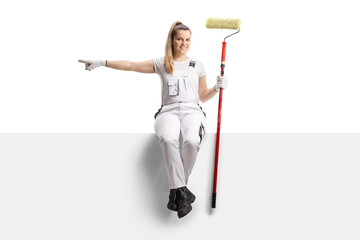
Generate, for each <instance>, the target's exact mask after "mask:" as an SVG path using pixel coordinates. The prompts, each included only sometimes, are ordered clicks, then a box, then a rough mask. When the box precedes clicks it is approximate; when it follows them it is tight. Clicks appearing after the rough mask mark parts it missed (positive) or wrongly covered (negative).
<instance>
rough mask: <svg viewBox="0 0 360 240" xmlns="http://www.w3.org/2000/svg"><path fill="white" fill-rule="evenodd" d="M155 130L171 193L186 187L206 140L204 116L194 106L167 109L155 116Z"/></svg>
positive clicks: (170, 105) (183, 104) (175, 104)
mask: <svg viewBox="0 0 360 240" xmlns="http://www.w3.org/2000/svg"><path fill="white" fill-rule="evenodd" d="M154 127H155V132H156V134H157V135H158V137H159V142H160V146H161V149H162V151H163V156H164V162H165V168H166V171H167V175H168V181H169V187H170V189H174V188H179V187H182V186H186V185H187V182H188V179H189V175H190V173H191V170H192V169H193V167H194V164H195V161H196V157H197V154H198V152H199V150H200V144H201V142H202V141H203V139H204V137H205V132H206V117H205V113H204V112H203V111H202V109H201V108H200V106H199V105H198V104H194V103H173V104H169V105H164V106H163V107H162V108H161V109H160V110H159V112H158V114H157V116H156V119H155V125H154ZM180 134H181V138H182V146H181V144H180V142H179V141H180V139H181V138H180ZM180 146H181V149H180Z"/></svg>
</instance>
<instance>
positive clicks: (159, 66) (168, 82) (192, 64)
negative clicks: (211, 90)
mask: <svg viewBox="0 0 360 240" xmlns="http://www.w3.org/2000/svg"><path fill="white" fill-rule="evenodd" d="M153 62H154V67H155V72H156V73H157V74H159V76H160V78H161V100H162V105H168V104H171V103H179V102H192V103H195V104H198V103H199V92H198V89H199V78H200V77H202V76H204V75H206V72H205V68H204V66H203V64H202V63H201V62H200V61H199V60H196V59H194V58H188V59H187V60H186V61H184V62H174V72H173V74H172V75H171V74H169V72H168V71H167V70H166V67H165V58H164V57H161V58H155V59H153Z"/></svg>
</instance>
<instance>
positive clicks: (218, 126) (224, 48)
mask: <svg viewBox="0 0 360 240" xmlns="http://www.w3.org/2000/svg"><path fill="white" fill-rule="evenodd" d="M225 53H226V42H223V43H222V53H221V76H224V68H225ZM222 98H223V89H222V88H220V91H219V108H218V122H217V131H216V148H215V166H214V183H213V194H212V204H211V207H212V208H215V207H216V185H217V173H218V163H219V145H220V127H221V112H222Z"/></svg>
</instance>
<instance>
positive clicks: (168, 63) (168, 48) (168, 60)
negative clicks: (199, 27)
mask: <svg viewBox="0 0 360 240" xmlns="http://www.w3.org/2000/svg"><path fill="white" fill-rule="evenodd" d="M178 30H188V31H190V28H188V27H187V26H186V25H184V24H183V23H182V22H180V21H176V22H174V23H173V24H172V25H171V28H170V30H169V34H168V37H167V40H166V45H165V68H166V70H167V71H168V72H169V73H170V74H172V73H173V72H174V68H173V64H174V55H173V53H174V48H173V41H174V36H175V34H176V32H177V31H178ZM190 34H191V31H190Z"/></svg>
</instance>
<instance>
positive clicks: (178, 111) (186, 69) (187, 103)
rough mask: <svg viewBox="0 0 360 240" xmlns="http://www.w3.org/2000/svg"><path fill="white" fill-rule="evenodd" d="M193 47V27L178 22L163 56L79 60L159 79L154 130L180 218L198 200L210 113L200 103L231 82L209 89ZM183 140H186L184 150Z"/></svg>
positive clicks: (171, 200)
mask: <svg viewBox="0 0 360 240" xmlns="http://www.w3.org/2000/svg"><path fill="white" fill-rule="evenodd" d="M190 44H191V31H190V29H189V28H188V27H187V26H186V25H184V24H183V23H181V22H179V21H176V22H175V23H173V24H172V26H171V28H170V31H169V34H168V38H167V42H166V47H165V56H164V57H160V58H155V59H151V60H148V61H144V62H131V61H124V60H123V61H106V60H96V61H92V60H79V62H81V63H85V67H86V68H85V69H86V70H89V71H91V70H93V69H94V68H96V67H100V66H106V67H109V68H113V69H118V70H125V71H134V72H139V73H157V74H158V75H159V76H160V79H161V83H162V84H161V86H162V96H161V97H162V106H161V108H160V109H159V110H158V112H157V113H156V114H155V124H154V128H155V132H156V134H157V136H158V137H159V142H160V146H161V149H162V152H163V157H164V162H165V168H166V171H167V176H168V183H169V188H170V194H169V202H168V204H167V207H168V208H169V209H170V210H173V211H177V214H178V217H179V218H182V217H184V216H186V215H187V214H188V213H189V212H190V211H191V210H192V206H191V203H193V202H194V201H195V195H194V194H193V193H192V192H190V190H189V189H188V188H187V187H186V186H187V183H188V180H189V176H190V174H191V171H192V169H193V167H194V164H195V161H196V157H197V154H198V152H199V150H200V145H201V142H202V141H203V139H204V136H205V133H206V115H205V113H204V112H203V111H202V109H201V107H200V105H199V101H201V102H206V101H208V100H209V99H211V98H212V97H214V96H215V95H216V94H217V92H218V91H219V89H220V88H226V86H227V79H226V78H224V77H220V76H218V77H217V83H216V85H215V86H214V87H212V88H208V87H207V83H206V73H205V68H204V66H203V64H202V63H201V62H200V61H199V60H197V59H194V58H191V57H188V56H187V52H188V51H189V48H190ZM180 135H181V138H180ZM179 139H182V147H181V148H180V147H179V146H180V145H181V144H180V142H179Z"/></svg>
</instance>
